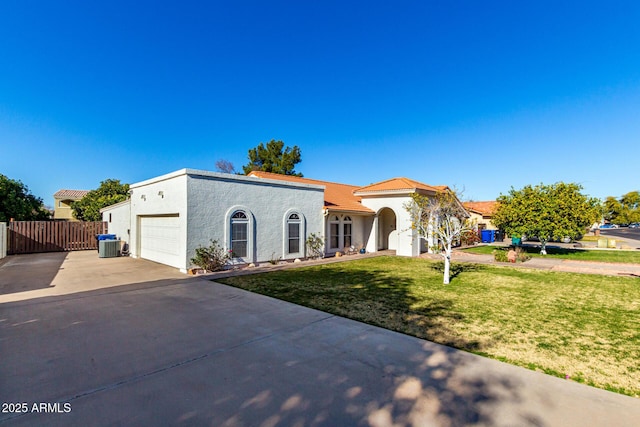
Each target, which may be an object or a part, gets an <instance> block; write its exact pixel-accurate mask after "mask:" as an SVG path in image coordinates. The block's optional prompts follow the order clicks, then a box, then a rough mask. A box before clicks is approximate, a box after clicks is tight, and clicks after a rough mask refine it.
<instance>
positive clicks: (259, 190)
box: [101, 169, 447, 272]
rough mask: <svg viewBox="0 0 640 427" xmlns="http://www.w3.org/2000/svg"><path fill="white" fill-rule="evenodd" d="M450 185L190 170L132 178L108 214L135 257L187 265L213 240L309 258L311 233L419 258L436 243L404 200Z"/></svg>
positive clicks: (237, 254)
mask: <svg viewBox="0 0 640 427" xmlns="http://www.w3.org/2000/svg"><path fill="white" fill-rule="evenodd" d="M446 189H447V187H444V186H438V187H433V186H429V185H427V184H423V183H420V182H417V181H412V180H410V179H407V178H394V179H390V180H387V181H383V182H380V183H376V184H372V185H369V186H365V187H358V186H353V185H346V184H339V183H334V182H327V181H319V180H313V179H308V178H301V177H293V176H288V175H280V174H274V173H268V172H260V171H255V172H251V173H250V174H249V175H248V176H241V175H232V174H225V173H217V172H208V171H201V170H193V169H182V170H179V171H176V172H173V173H170V174H167V175H163V176H159V177H157V178H153V179H149V180H147V181H143V182H139V183H136V184H132V185H131V186H130V194H131V198H130V199H129V200H127V201H125V202H121V203H118V204H116V205H113V206H109V207H106V208H103V209H102V210H101V213H102V218H103V220H104V221H107V222H109V233H112V234H116V235H117V236H118V238H120V239H122V240H125V241H126V242H127V243H128V244H129V251H130V254H131V256H134V257H140V258H145V259H149V260H152V261H156V262H160V263H163V264H167V265H170V266H173V267H176V268H179V269H180V270H181V271H183V272H185V271H186V270H187V269H188V268H189V267H190V266H191V262H190V259H191V258H192V257H193V256H194V254H195V250H196V248H197V247H199V246H208V245H209V244H210V242H211V241H212V240H216V241H217V242H218V244H219V245H221V246H222V247H224V248H225V250H229V251H232V252H233V255H234V260H235V261H236V262H239V263H251V262H254V263H255V262H264V261H268V260H271V259H277V258H281V259H284V260H287V259H288V260H292V259H295V258H303V257H305V256H306V255H307V253H306V251H307V249H306V245H305V241H306V239H307V237H309V235H310V234H311V233H315V234H317V235H320V236H322V237H323V238H324V240H325V253H326V254H328V255H332V254H335V253H336V252H338V251H343V250H344V249H345V248H348V249H350V248H352V247H353V248H356V249H358V248H365V249H366V250H367V251H368V252H376V251H379V250H385V249H392V250H395V251H396V253H397V254H398V255H405V256H417V255H419V254H420V252H421V250H424V249H425V248H427V247H431V246H432V242H429V243H427V242H423V241H422V240H423V239H421V238H420V236H418V234H417V232H416V230H414V229H412V227H411V219H410V217H409V214H408V212H407V211H406V209H405V208H404V205H405V203H408V202H410V201H411V194H412V193H416V192H417V193H420V194H425V195H435V194H436V193H437V192H439V191H444V190H446Z"/></svg>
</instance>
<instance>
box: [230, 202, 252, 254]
mask: <svg viewBox="0 0 640 427" xmlns="http://www.w3.org/2000/svg"><path fill="white" fill-rule="evenodd" d="M248 242H249V219H248V218H247V214H246V213H245V212H243V211H237V212H235V213H234V214H233V215H232V216H231V252H232V254H233V257H234V258H244V257H246V256H247V254H248V250H247V246H248Z"/></svg>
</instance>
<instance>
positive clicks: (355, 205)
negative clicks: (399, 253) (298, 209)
mask: <svg viewBox="0 0 640 427" xmlns="http://www.w3.org/2000/svg"><path fill="white" fill-rule="evenodd" d="M248 176H255V177H257V178H264V179H275V180H279V181H287V182H298V183H302V184H313V185H324V187H325V189H324V207H325V209H329V210H333V211H347V212H360V213H367V214H372V213H374V212H373V211H372V210H371V209H369V208H367V207H365V206H362V203H361V200H362V198H361V197H358V196H355V195H354V194H353V193H354V191H355V190H356V189H357V188H358V187H357V186H356V185H348V184H339V183H337V182H329V181H320V180H317V179H309V178H301V177H297V176H291V175H282V174H278V173H271V172H262V171H253V172H250V173H249V175H248Z"/></svg>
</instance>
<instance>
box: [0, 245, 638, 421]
mask: <svg viewBox="0 0 640 427" xmlns="http://www.w3.org/2000/svg"><path fill="white" fill-rule="evenodd" d="M25 260H26V259H23V261H25ZM34 261H35V259H34ZM103 261H105V259H98V258H97V257H93V256H89V255H87V254H82V253H70V254H68V255H67V257H66V258H65V261H64V262H63V263H62V264H61V266H62V267H64V268H63V269H62V270H60V271H59V273H58V274H56V275H55V278H54V280H53V283H55V286H53V287H52V288H54V289H55V288H58V289H59V290H64V292H63V293H62V294H60V295H49V296H41V297H33V298H15V299H20V300H19V301H14V302H4V303H1V304H0V342H2V349H3V351H2V363H0V378H2V381H0V396H2V398H3V402H24V403H26V404H27V409H28V410H27V411H25V412H22V413H19V412H16V411H15V410H14V411H12V412H5V413H0V424H3V425H4V424H6V425H24V426H31V425H49V426H58V425H59V426H63V425H64V426H67V425H97V426H101V425H216V426H376V427H378V426H389V427H390V426H426V425H428V426H443V427H452V426H585V425H589V426H612V425H616V426H618V425H620V426H622V425H625V426H627V425H638V422H639V421H640V399H635V398H631V397H628V396H623V395H619V394H615V393H611V392H607V391H604V390H599V389H596V388H592V387H588V386H585V385H582V384H578V383H575V382H573V381H569V380H563V379H559V378H556V377H551V376H548V375H545V374H542V373H539V372H534V371H530V370H527V369H523V368H518V367H515V366H511V365H508V364H505V363H501V362H498V361H495V360H490V359H486V358H483V357H480V356H476V355H473V354H469V353H465V352H461V351H458V350H454V349H452V348H449V347H445V346H441V345H437V344H434V343H431V342H428V341H424V340H421V339H417V338H413V337H410V336H406V335H402V334H399V333H395V332H391V331H388V330H385V329H381V328H377V327H373V326H369V325H366V324H363V323H359V322H355V321H352V320H348V319H344V318H341V317H338V316H334V315H330V314H327V313H324V312H320V311H316V310H312V309H308V308H305V307H301V306H297V305H294V304H290V303H287V302H283V301H279V300H275V299H272V298H269V297H265V296H262V295H258V294H252V293H249V292H246V291H243V290H240V289H235V288H231V287H228V286H224V285H219V284H216V283H214V282H210V281H206V280H202V279H200V278H197V277H196V278H188V277H186V276H184V275H179V273H175V270H174V269H171V268H169V267H166V266H161V265H158V264H154V263H151V262H147V261H144V260H135V259H130V258H121V259H118V260H117V261H114V262H110V261H109V262H103ZM3 267H4V268H2V269H1V270H0V275H2V276H4V275H5V274H7V272H8V270H7V268H6V265H4V266H3ZM9 267H11V266H9ZM14 267H15V268H17V269H19V270H18V272H14V273H15V274H17V273H19V272H20V271H21V272H23V273H24V272H25V271H27V272H28V271H31V270H29V268H28V266H27V265H26V263H24V262H23V263H21V264H19V265H14ZM53 267H56V266H55V263H54V264H53ZM57 268H60V267H57ZM34 271H35V270H34ZM124 272H126V273H124ZM47 274H50V272H48V273H47ZM164 274H166V276H164V277H163V275H164ZM174 274H176V276H178V275H179V276H178V277H174V276H173V275H174ZM47 277H48V276H47ZM83 283H84V284H85V285H84V286H85V287H86V289H87V290H85V289H83ZM116 283H119V286H114V284H116ZM27 292H42V290H35V291H27ZM50 292H52V291H51V290H50ZM15 295H18V294H15ZM42 403H44V404H45V408H47V405H46V404H47V403H49V404H51V406H49V407H48V408H49V409H50V410H45V411H41V410H38V409H39V408H41V407H42V406H41V405H40V404H42ZM56 403H58V404H59V406H55V404H56ZM34 404H36V406H35V408H36V409H34V406H33V405H34ZM65 404H67V405H68V406H67V405H65ZM67 409H68V410H67Z"/></svg>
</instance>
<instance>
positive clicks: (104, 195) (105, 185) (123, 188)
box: [71, 179, 129, 221]
mask: <svg viewBox="0 0 640 427" xmlns="http://www.w3.org/2000/svg"><path fill="white" fill-rule="evenodd" d="M128 197H129V184H120V180H119V179H107V180H106V181H102V182H101V183H100V187H98V188H97V189H96V190H91V191H89V192H88V193H87V195H86V196H84V197H83V198H82V199H80V200H78V201H77V202H73V203H72V204H71V209H73V216H74V217H75V218H76V219H79V220H80V221H100V220H101V219H102V218H101V215H100V209H102V208H104V207H107V206H111V205H113V204H116V203H119V202H122V201H124V200H127V198H128Z"/></svg>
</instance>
